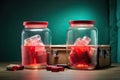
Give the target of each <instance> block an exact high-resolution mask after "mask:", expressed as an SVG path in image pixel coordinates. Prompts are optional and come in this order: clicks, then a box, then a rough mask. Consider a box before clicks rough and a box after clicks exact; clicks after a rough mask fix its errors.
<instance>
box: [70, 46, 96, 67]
mask: <svg viewBox="0 0 120 80" xmlns="http://www.w3.org/2000/svg"><path fill="white" fill-rule="evenodd" d="M93 49H94V50H93ZM95 54H96V48H95V47H92V46H72V47H71V51H70V54H69V62H70V66H72V67H74V68H76V69H77V68H78V69H87V68H89V67H91V65H93V66H92V67H95V65H96V63H94V62H95V61H94V60H95V58H96V56H95Z"/></svg>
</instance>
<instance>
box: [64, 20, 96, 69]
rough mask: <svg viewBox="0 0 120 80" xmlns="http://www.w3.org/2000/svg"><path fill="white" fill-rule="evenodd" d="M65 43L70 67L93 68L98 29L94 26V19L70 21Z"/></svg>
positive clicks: (94, 65)
mask: <svg viewBox="0 0 120 80" xmlns="http://www.w3.org/2000/svg"><path fill="white" fill-rule="evenodd" d="M66 43H67V49H68V50H67V51H68V60H69V61H68V65H69V67H70V68H72V69H95V67H96V65H97V44H98V31H97V28H95V27H94V21H88V20H87V21H85V20H84V21H82V20H76V21H70V28H69V29H68V32H67V42H66Z"/></svg>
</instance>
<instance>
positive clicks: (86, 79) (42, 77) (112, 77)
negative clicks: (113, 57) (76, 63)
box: [0, 63, 120, 80]
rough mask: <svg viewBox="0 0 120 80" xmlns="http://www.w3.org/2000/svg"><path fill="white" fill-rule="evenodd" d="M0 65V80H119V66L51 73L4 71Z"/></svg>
mask: <svg viewBox="0 0 120 80" xmlns="http://www.w3.org/2000/svg"><path fill="white" fill-rule="evenodd" d="M8 64H9V63H0V80H120V64H112V65H111V67H110V68H104V69H99V70H70V69H66V70H65V71H64V72H51V71H46V70H26V69H25V70H21V71H6V65H8Z"/></svg>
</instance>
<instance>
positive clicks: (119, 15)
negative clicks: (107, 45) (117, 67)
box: [117, 0, 120, 63]
mask: <svg viewBox="0 0 120 80" xmlns="http://www.w3.org/2000/svg"><path fill="white" fill-rule="evenodd" d="M117 27H118V47H117V51H118V52H117V60H118V62H119V63H120V0H117Z"/></svg>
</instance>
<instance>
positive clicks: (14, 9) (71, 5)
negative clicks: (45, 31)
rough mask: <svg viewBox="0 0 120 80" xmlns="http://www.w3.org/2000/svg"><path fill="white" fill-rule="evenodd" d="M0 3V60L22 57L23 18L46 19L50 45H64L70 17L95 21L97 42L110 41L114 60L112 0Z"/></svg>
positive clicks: (29, 19) (114, 8)
mask: <svg viewBox="0 0 120 80" xmlns="http://www.w3.org/2000/svg"><path fill="white" fill-rule="evenodd" d="M110 2H111V3H110ZM0 4H1V5H0V6H1V7H0V9H1V13H0V28H1V29H0V35H1V36H0V37H1V38H0V54H1V55H0V62H2V61H20V60H21V53H20V52H21V51H20V46H21V31H22V30H23V28H24V27H23V25H22V23H23V22H24V21H48V22H49V26H48V27H49V29H50V30H51V31H52V36H53V37H52V44H65V43H66V32H67V29H68V28H69V23H68V22H69V21H70V20H95V21H96V22H95V27H97V28H98V33H99V41H98V42H99V44H100V45H102V44H103V45H105V44H113V46H114V47H113V48H112V53H111V55H112V61H113V62H117V42H116V41H115V40H117V37H115V36H114V35H116V34H117V33H115V30H116V31H117V29H116V28H115V29H114V28H113V30H111V29H112V27H114V24H115V23H114V20H113V19H115V20H116V18H115V17H116V15H115V14H116V13H115V11H116V1H115V0H110V1H109V0H4V1H1V3H0ZM110 5H111V6H110ZM118 15H119V14H118ZM111 16H112V17H111ZM110 33H111V34H110ZM110 35H112V36H114V37H115V38H114V39H113V38H112V37H110ZM114 44H116V45H114ZM119 44H120V43H119ZM111 46H112V45H111Z"/></svg>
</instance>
